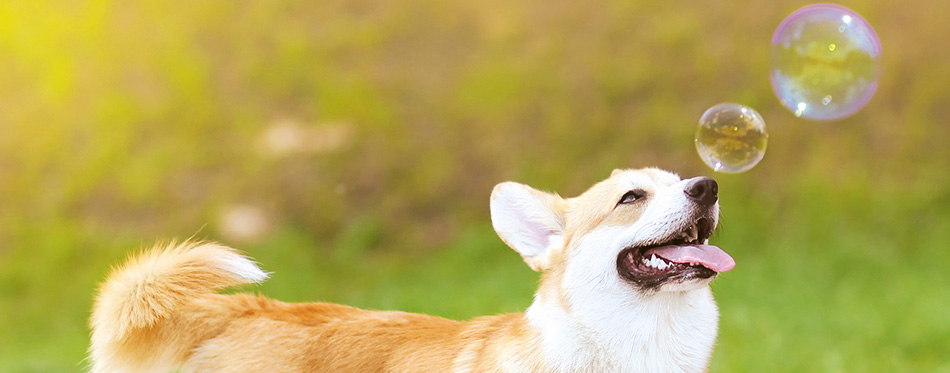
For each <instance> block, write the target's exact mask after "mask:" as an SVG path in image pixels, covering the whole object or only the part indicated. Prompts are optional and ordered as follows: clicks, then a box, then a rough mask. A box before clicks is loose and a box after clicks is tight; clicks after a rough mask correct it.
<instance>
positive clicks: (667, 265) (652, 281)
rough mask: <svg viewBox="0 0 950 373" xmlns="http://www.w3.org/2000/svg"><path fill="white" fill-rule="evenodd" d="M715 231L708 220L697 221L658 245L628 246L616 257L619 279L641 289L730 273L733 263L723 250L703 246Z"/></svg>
mask: <svg viewBox="0 0 950 373" xmlns="http://www.w3.org/2000/svg"><path fill="white" fill-rule="evenodd" d="M715 228H716V227H715V226H714V225H713V222H712V221H710V220H709V219H707V218H699V219H698V220H696V222H694V223H693V224H692V225H690V226H688V227H686V228H685V229H683V230H682V231H680V232H678V233H676V234H674V235H672V236H670V237H668V238H666V239H664V240H661V241H659V242H658V243H657V244H651V245H646V246H632V247H628V248H626V249H624V250H623V251H621V252H620V255H619V256H618V257H617V269H618V271H619V272H620V275H621V276H623V277H624V278H626V279H627V280H629V281H631V282H633V283H635V284H637V285H640V286H641V287H644V288H656V287H658V286H660V285H662V284H663V283H665V282H669V281H686V280H691V279H707V278H711V277H713V276H715V275H716V274H718V273H719V272H725V271H728V270H731V269H732V268H733V267H735V265H736V262H735V260H733V259H732V257H731V256H729V254H727V253H726V252H725V251H723V250H722V249H720V248H718V247H716V246H713V245H708V244H705V242H706V240H708V239H709V236H712V233H713V231H714V230H715Z"/></svg>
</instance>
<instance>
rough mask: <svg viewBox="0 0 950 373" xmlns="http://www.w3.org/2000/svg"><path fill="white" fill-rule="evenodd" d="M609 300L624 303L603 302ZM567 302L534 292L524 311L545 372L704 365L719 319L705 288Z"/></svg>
mask: <svg viewBox="0 0 950 373" xmlns="http://www.w3.org/2000/svg"><path fill="white" fill-rule="evenodd" d="M595 296H596V295H595ZM612 301H620V302H622V303H624V304H618V305H613V306H606V305H605V304H604V302H612ZM572 304H573V306H572V307H571V309H570V310H565V309H564V307H562V305H561V304H559V302H558V301H557V300H549V299H544V297H543V296H542V294H540V293H539V294H538V296H536V297H535V301H534V303H533V304H532V305H531V306H530V307H529V308H528V311H527V312H526V314H525V317H526V318H527V320H528V323H529V325H531V326H533V327H534V328H536V330H537V331H538V332H539V335H540V338H541V345H542V348H543V354H544V359H545V361H546V364H547V365H548V366H549V367H550V368H551V371H557V372H568V371H570V372H702V371H706V370H707V367H708V364H709V358H710V356H711V354H712V349H713V344H714V343H715V340H716V334H717V331H718V321H719V312H718V310H717V308H716V304H715V302H714V301H713V298H712V292H711V291H710V289H709V288H708V287H703V288H701V289H695V290H690V291H683V292H659V293H653V294H650V295H647V296H643V297H639V298H638V299H635V300H620V299H617V298H611V297H602V298H601V299H600V301H599V302H591V303H587V304H584V303H578V302H577V301H576V300H575V301H574V302H572ZM605 306H606V307H605ZM618 310H621V311H618Z"/></svg>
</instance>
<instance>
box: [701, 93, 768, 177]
mask: <svg viewBox="0 0 950 373" xmlns="http://www.w3.org/2000/svg"><path fill="white" fill-rule="evenodd" d="M695 141H696V151H697V152H699V157H700V158H702V159H703V162H706V164H707V165H709V167H712V169H713V170H715V171H716V172H724V173H739V172H745V171H748V170H750V169H751V168H752V167H755V165H756V164H758V163H759V161H761V160H762V157H764V156H765V147H766V145H768V141H769V134H768V133H767V132H766V131H765V121H764V120H762V116H761V115H759V113H758V112H756V111H755V110H753V109H752V108H749V107H746V106H742V105H738V104H730V103H726V104H719V105H716V106H713V107H711V108H709V109H708V110H706V112H705V113H703V116H702V118H700V119H699V127H698V128H696V138H695Z"/></svg>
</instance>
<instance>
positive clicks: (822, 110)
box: [770, 4, 881, 120]
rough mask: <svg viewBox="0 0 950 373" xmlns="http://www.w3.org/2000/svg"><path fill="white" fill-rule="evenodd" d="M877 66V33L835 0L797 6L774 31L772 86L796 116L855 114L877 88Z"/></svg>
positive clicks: (830, 117)
mask: <svg viewBox="0 0 950 373" xmlns="http://www.w3.org/2000/svg"><path fill="white" fill-rule="evenodd" d="M880 70H881V42H880V40H879V39H878V37H877V33H875V32H874V29H873V28H871V25H870V24H868V23H867V21H865V20H864V18H861V16H860V15H858V14H857V13H855V12H853V11H851V10H850V9H848V8H845V7H842V6H839V5H834V4H815V5H809V6H806V7H804V8H801V9H799V10H797V11H795V12H794V13H792V14H791V15H789V16H788V17H787V18H785V20H784V21H782V23H781V24H780V25H779V26H778V28H777V29H776V30H775V34H773V35H772V67H771V72H770V80H771V82H772V89H773V90H774V91H775V94H776V96H778V98H779V100H780V101H781V102H782V104H783V105H785V107H787V108H788V109H789V110H791V111H792V112H793V113H794V114H795V116H797V117H804V118H808V119H815V120H835V119H841V118H844V117H847V116H849V115H851V114H854V113H855V112H857V111H858V110H860V109H861V108H862V107H864V105H865V104H867V103H868V101H869V100H870V99H871V96H873V95H874V91H876V90H877V81H878V76H879V75H880Z"/></svg>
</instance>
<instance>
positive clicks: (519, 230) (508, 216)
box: [491, 181, 565, 271]
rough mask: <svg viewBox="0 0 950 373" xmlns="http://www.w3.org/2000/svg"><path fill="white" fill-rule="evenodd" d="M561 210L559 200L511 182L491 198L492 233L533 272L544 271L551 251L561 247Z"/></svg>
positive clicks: (561, 205)
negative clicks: (512, 250) (519, 256)
mask: <svg viewBox="0 0 950 373" xmlns="http://www.w3.org/2000/svg"><path fill="white" fill-rule="evenodd" d="M564 210H565V202H564V200H563V199H561V197H560V196H558V195H556V194H552V193H546V192H542V191H538V190H535V189H533V188H531V187H529V186H527V185H524V184H519V183H515V182H511V181H508V182H504V183H501V184H498V185H496V186H495V189H494V190H493V191H492V194H491V221H492V226H494V227H495V232H498V236H499V237H501V239H502V241H505V243H506V244H508V246H511V248H512V249H515V251H517V252H518V253H519V254H521V257H522V258H524V261H525V263H528V265H529V266H531V269H533V270H535V271H543V270H546V269H547V268H548V265H549V254H550V253H551V251H552V249H558V248H559V247H556V246H560V245H562V244H563V236H564Z"/></svg>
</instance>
